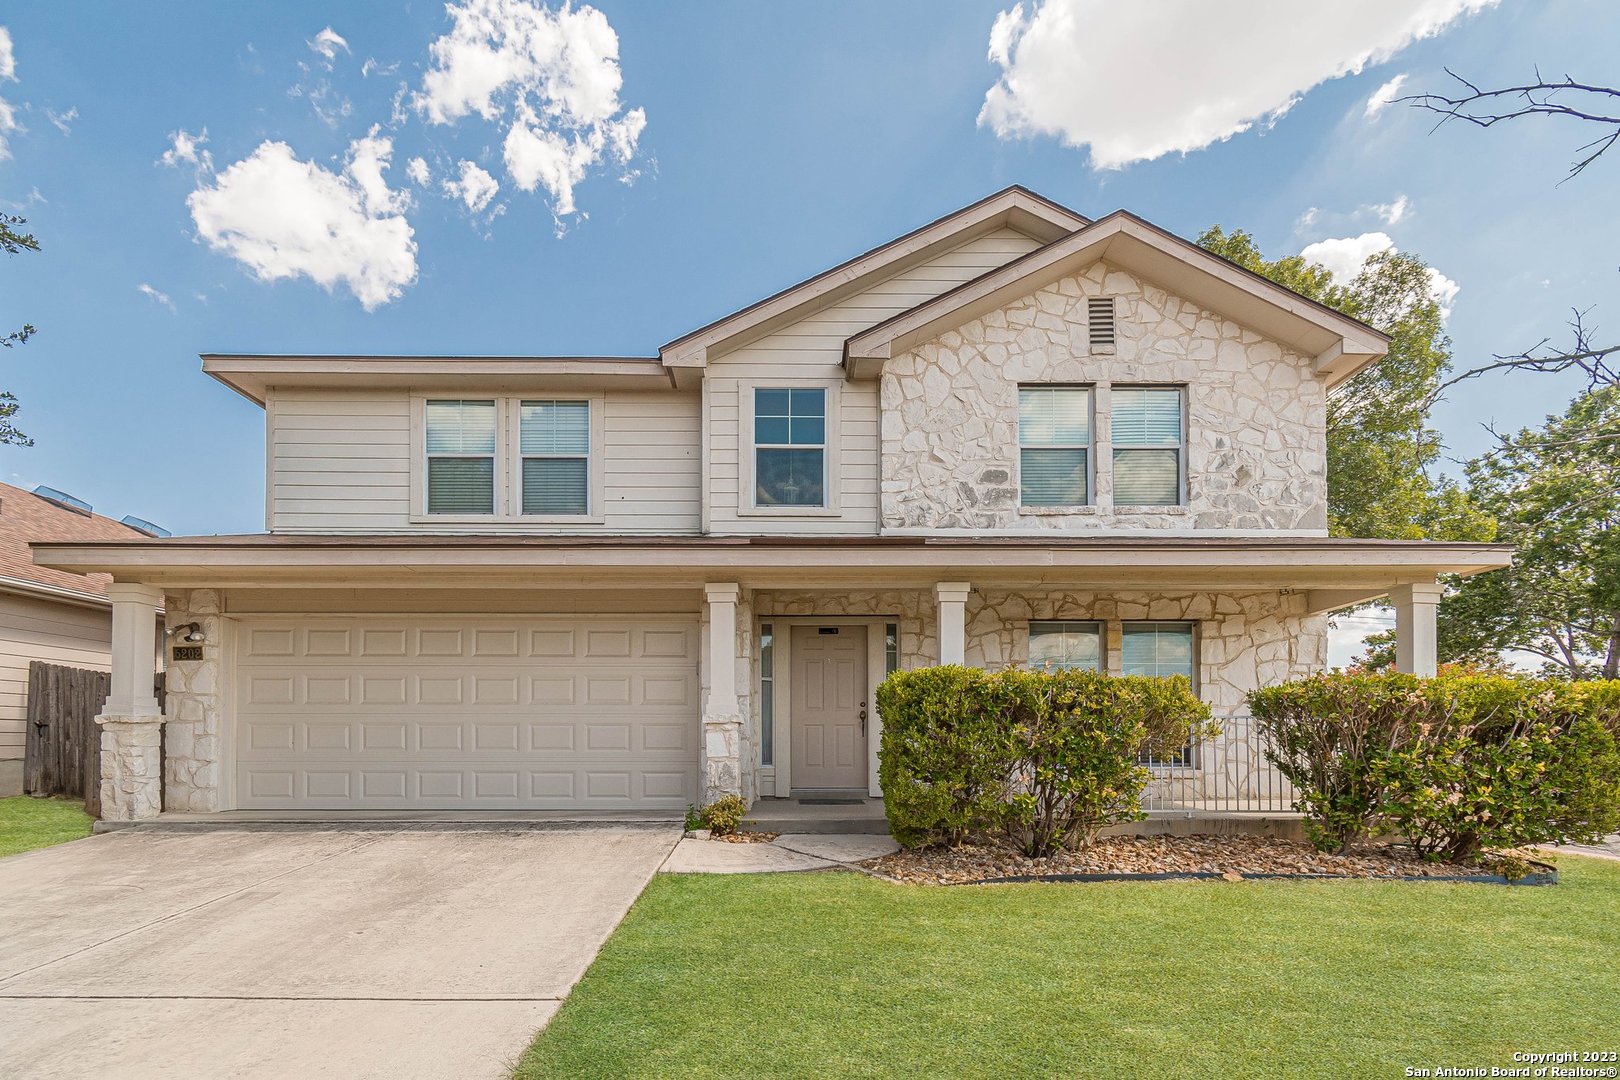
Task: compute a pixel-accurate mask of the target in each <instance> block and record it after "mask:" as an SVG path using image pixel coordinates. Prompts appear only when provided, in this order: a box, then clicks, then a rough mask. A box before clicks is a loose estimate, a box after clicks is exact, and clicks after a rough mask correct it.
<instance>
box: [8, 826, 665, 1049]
mask: <svg viewBox="0 0 1620 1080" xmlns="http://www.w3.org/2000/svg"><path fill="white" fill-rule="evenodd" d="M679 837H680V830H679V827H678V826H674V825H670V826H662V827H651V826H625V825H613V826H588V827H586V826H582V827H577V828H571V827H556V826H550V827H532V826H531V827H524V826H519V825H511V826H504V825H503V826H484V825H480V826H446V825H411V826H395V827H391V828H384V827H377V826H360V825H357V826H354V827H341V826H259V827H253V826H243V827H237V828H231V829H221V828H184V827H152V828H138V829H128V830H124V831H120V832H115V833H109V834H106V835H103V836H94V837H91V838H89V839H87V840H79V841H75V842H74V843H71V844H65V845H63V846H61V847H56V848H49V849H46V850H44V851H38V852H32V853H29V854H26V855H18V856H15V857H12V858H9V859H0V1062H3V1063H4V1064H3V1065H0V1072H3V1073H4V1075H5V1076H7V1077H12V1078H17V1080H24V1078H27V1080H33V1078H47V1077H50V1078H54V1077H75V1078H77V1077H83V1076H116V1077H120V1078H128V1080H133V1078H142V1077H165V1078H171V1077H177V1076H206V1077H210V1078H221V1077H276V1078H281V1077H302V1076H332V1077H372V1076H375V1077H388V1078H390V1080H405V1078H414V1077H422V1078H429V1077H431V1078H440V1077H447V1078H448V1077H454V1078H462V1077H499V1076H504V1075H505V1073H506V1070H507V1069H508V1067H509V1066H510V1064H511V1063H512V1062H513V1061H515V1060H516V1058H517V1056H518V1055H519V1054H520V1053H521V1052H522V1051H523V1049H524V1047H525V1046H526V1045H527V1044H528V1042H529V1040H530V1038H531V1037H532V1036H533V1035H534V1033H535V1032H536V1031H537V1030H538V1029H539V1028H541V1027H543V1026H544V1025H545V1023H546V1022H547V1021H548V1020H549V1019H550V1018H551V1016H552V1015H553V1014H554V1013H555V1012H556V1011H557V1008H558V1006H559V1005H560V1004H561V1001H562V998H563V997H565V996H566V995H567V993H568V991H569V989H570V988H571V987H572V986H573V985H574V983H575V982H577V981H578V980H579V978H580V976H581V975H583V974H584V973H585V969H586V967H588V966H589V965H590V962H591V960H592V959H593V958H594V957H595V956H596V952H597V950H598V949H599V948H600V947H601V945H602V943H603V942H604V941H605V940H606V939H607V936H608V934H609V933H611V932H612V930H613V928H614V927H615V926H617V925H618V923H619V920H620V919H621V918H623V916H624V913H625V911H626V910H628V908H629V907H630V904H631V902H632V901H633V900H635V898H636V896H637V895H638V894H639V893H640V892H641V890H642V888H643V887H644V886H645V885H646V884H647V882H648V881H649V880H650V879H651V877H652V875H653V873H654V872H655V871H656V870H657V869H658V866H659V864H660V863H662V862H663V860H664V858H665V857H666V856H667V855H668V854H669V852H670V850H671V849H672V848H673V847H674V845H675V842H676V841H677V840H678V839H679Z"/></svg>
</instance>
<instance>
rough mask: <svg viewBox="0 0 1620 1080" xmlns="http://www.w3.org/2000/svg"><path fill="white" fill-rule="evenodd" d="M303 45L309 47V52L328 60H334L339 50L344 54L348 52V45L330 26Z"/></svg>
mask: <svg viewBox="0 0 1620 1080" xmlns="http://www.w3.org/2000/svg"><path fill="white" fill-rule="evenodd" d="M305 44H306V45H308V46H309V48H310V51H311V52H315V53H319V54H320V55H322V56H324V57H325V58H326V59H328V60H332V59H335V58H336V57H337V54H338V50H339V49H342V50H343V51H344V52H348V51H349V43H348V42H347V41H344V40H343V35H342V34H340V33H338V32H337V31H336V30H333V29H332V28H331V27H330V26H328V27H327V28H326V29H324V30H322V31H321V32H320V33H318V34H316V35H315V36H314V37H312V38H310V39H309V40H308V41H307V42H305Z"/></svg>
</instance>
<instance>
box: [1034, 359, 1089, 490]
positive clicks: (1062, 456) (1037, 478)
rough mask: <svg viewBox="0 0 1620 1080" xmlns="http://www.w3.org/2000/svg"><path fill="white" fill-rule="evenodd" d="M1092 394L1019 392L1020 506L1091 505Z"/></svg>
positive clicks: (1046, 389)
mask: <svg viewBox="0 0 1620 1080" xmlns="http://www.w3.org/2000/svg"><path fill="white" fill-rule="evenodd" d="M1090 478H1091V391H1090V390H1089V389H1087V388H1086V387H1083V386H1020V387H1019V388H1018V502H1019V505H1021V506H1085V505H1086V504H1087V503H1089V502H1090V501H1091V482H1090Z"/></svg>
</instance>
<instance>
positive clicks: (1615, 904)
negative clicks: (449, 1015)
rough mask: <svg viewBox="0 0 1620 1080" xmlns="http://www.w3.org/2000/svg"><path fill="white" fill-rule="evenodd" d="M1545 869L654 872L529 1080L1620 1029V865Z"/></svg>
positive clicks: (1166, 1063) (1482, 1046)
mask: <svg viewBox="0 0 1620 1080" xmlns="http://www.w3.org/2000/svg"><path fill="white" fill-rule="evenodd" d="M1560 864H1561V868H1562V871H1563V873H1562V876H1563V882H1562V883H1561V884H1559V885H1557V886H1553V887H1550V888H1547V887H1541V888H1531V887H1520V888H1507V887H1503V886H1490V885H1455V884H1453V885H1445V884H1422V885H1419V884H1409V883H1374V882H1359V881H1355V882H1348V881H1347V882H1324V883H1314V882H1313V883H1303V882H1239V883H1231V882H1163V883H1158V882H1155V883H1118V884H1113V883H1110V884H1089V885H1005V886H988V887H970V888H927V887H923V886H900V885H890V884H887V883H885V882H882V881H876V880H873V879H871V878H866V877H862V876H859V875H856V874H849V873H822V874H776V875H759V876H734V877H730V876H698V875H692V876H671V875H659V876H658V878H657V879H656V880H654V881H653V883H652V885H651V886H649V887H648V889H647V891H646V892H645V893H644V894H643V895H642V897H641V899H640V900H639V901H638V902H637V903H636V905H635V907H634V908H633V909H632V910H631V912H630V914H629V917H628V918H626V919H625V921H624V924H623V925H622V926H621V927H620V928H619V930H618V932H617V933H616V934H615V935H614V936H613V938H612V940H611V941H609V942H608V944H607V947H606V948H605V949H604V950H603V951H602V955H601V957H600V958H599V959H598V960H597V961H596V964H595V965H594V966H593V967H592V968H591V970H590V972H589V973H588V974H587V975H586V976H585V979H584V980H583V981H582V982H581V983H580V984H579V986H578V987H577V988H575V990H574V993H573V995H572V996H571V997H570V998H569V999H568V1001H567V1003H566V1004H565V1005H564V1006H563V1008H562V1011H561V1012H560V1013H559V1014H558V1015H557V1017H556V1019H555V1020H554V1022H553V1023H552V1024H551V1026H550V1027H549V1028H548V1029H547V1030H546V1031H545V1032H543V1033H542V1034H541V1035H540V1036H539V1037H538V1038H537V1039H536V1040H535V1043H534V1045H533V1046H532V1047H530V1049H529V1051H528V1053H527V1054H526V1055H525V1056H524V1058H523V1060H522V1062H521V1063H520V1064H519V1066H518V1069H517V1076H518V1077H519V1078H523V1080H529V1078H536V1077H553V1076H569V1077H603V1076H614V1077H640V1076H680V1077H705V1076H706V1077H742V1076H747V1077H767V1076H784V1077H787V1076H791V1077H799V1076H899V1077H907V1078H912V1080H921V1078H922V1077H928V1076H997V1077H1000V1076H1112V1075H1126V1076H1138V1075H1157V1076H1178V1075H1180V1076H1185V1075H1199V1076H1253V1077H1265V1076H1277V1075H1291V1076H1293V1075H1316V1076H1352V1075H1354V1076H1369V1077H1380V1076H1388V1077H1396V1076H1400V1075H1402V1070H1403V1068H1404V1067H1405V1066H1407V1065H1413V1066H1419V1067H1434V1066H1437V1065H1459V1066H1485V1067H1487V1068H1488V1067H1489V1066H1491V1065H1499V1066H1508V1065H1510V1064H1512V1062H1511V1060H1510V1055H1511V1053H1512V1052H1513V1051H1514V1050H1560V1049H1564V1050H1603V1049H1610V1050H1612V1049H1616V1048H1620V1034H1617V1033H1620V965H1617V963H1616V957H1617V956H1620V918H1617V917H1616V913H1617V912H1620V863H1609V862H1604V861H1602V860H1597V859H1583V858H1574V857H1567V856H1566V857H1563V858H1561V859H1560Z"/></svg>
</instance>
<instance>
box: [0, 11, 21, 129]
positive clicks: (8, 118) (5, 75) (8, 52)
mask: <svg viewBox="0 0 1620 1080" xmlns="http://www.w3.org/2000/svg"><path fill="white" fill-rule="evenodd" d="M16 81H17V56H16V53H15V52H14V51H13V50H12V47H11V31H10V30H7V29H6V28H5V27H4V26H0V82H16ZM22 130H23V126H22V125H21V124H19V123H17V111H16V110H15V109H13V108H12V107H11V102H9V101H7V100H6V99H5V98H0V161H7V160H9V159H10V158H11V142H10V140H9V139H7V138H6V136H8V135H10V134H11V133H12V132H16V131H22Z"/></svg>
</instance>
